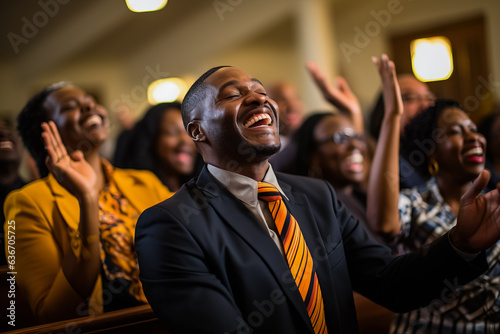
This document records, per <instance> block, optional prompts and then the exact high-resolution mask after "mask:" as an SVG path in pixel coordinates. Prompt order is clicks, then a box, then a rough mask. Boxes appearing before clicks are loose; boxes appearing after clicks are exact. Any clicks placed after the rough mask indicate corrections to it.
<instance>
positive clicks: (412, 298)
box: [330, 187, 487, 312]
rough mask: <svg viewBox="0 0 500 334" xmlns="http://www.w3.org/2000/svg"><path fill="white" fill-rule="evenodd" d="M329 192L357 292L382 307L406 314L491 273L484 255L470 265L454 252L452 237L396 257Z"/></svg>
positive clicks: (332, 192)
mask: <svg viewBox="0 0 500 334" xmlns="http://www.w3.org/2000/svg"><path fill="white" fill-rule="evenodd" d="M330 192H331V196H332V201H333V203H334V211H335V212H336V217H337V220H338V221H339V226H340V228H341V233H342V239H343V244H344V250H345V254H346V261H347V265H348V270H349V275H350V277H351V282H352V286H353V289H354V290H356V291H358V292H359V293H361V294H363V295H365V296H366V297H368V298H370V299H371V300H373V301H375V302H376V303H378V304H380V305H382V306H384V307H387V308H389V309H391V310H393V311H395V312H407V311H410V310H413V309H416V308H418V307H420V306H424V305H427V304H429V303H430V302H432V301H434V300H439V299H443V298H445V296H446V295H447V294H448V293H449V292H451V291H452V290H453V289H456V288H458V287H460V286H462V285H464V284H465V283H467V282H469V281H471V280H472V279H474V278H476V277H477V276H479V275H480V274H481V273H483V272H484V271H485V270H486V269H487V263H486V258H485V254H484V252H483V253H481V255H479V256H478V257H477V258H476V259H475V260H474V261H473V262H466V261H465V260H463V259H462V258H461V257H460V256H459V255H458V254H457V253H456V252H455V251H454V250H453V248H452V246H451V244H450V241H449V237H448V234H444V235H443V236H442V237H440V238H438V239H437V240H435V241H434V242H433V243H431V244H429V245H427V246H423V247H422V248H420V249H418V250H417V251H415V252H411V253H408V254H405V255H402V256H398V257H396V256H394V255H393V254H392V253H391V251H390V249H389V248H388V247H386V246H383V245H380V244H378V243H377V242H376V241H375V240H373V239H372V238H371V237H370V236H369V235H368V233H367V232H366V230H365V228H364V226H363V224H362V223H360V222H359V221H358V220H356V219H355V218H354V217H353V216H352V215H351V214H350V212H349V211H348V210H347V209H346V208H345V207H344V206H343V205H342V204H341V203H340V202H338V201H337V200H336V196H335V193H334V191H333V189H332V188H331V187H330Z"/></svg>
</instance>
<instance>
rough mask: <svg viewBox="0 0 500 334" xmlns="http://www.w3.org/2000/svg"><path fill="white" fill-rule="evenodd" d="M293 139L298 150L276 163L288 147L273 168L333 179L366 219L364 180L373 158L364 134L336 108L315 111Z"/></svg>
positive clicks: (353, 209)
mask: <svg viewBox="0 0 500 334" xmlns="http://www.w3.org/2000/svg"><path fill="white" fill-rule="evenodd" d="M291 143H292V145H291V146H290V147H294V151H295V152H294V153H293V158H292V159H291V161H290V162H289V163H287V164H285V165H283V164H279V163H276V164H275V163H273V162H274V161H276V160H279V159H281V157H282V156H283V155H288V154H290V152H289V151H290V150H284V151H282V152H280V153H278V154H277V155H276V157H274V158H273V159H272V160H271V163H272V164H273V168H275V169H277V170H279V171H281V172H285V173H291V174H296V175H303V176H310V177H314V178H317V179H323V180H326V181H328V182H330V184H331V185H332V186H333V187H334V188H335V191H336V192H337V195H338V197H339V199H340V200H341V201H342V202H343V203H344V204H345V205H346V206H347V207H348V208H349V210H350V211H351V212H352V213H353V214H354V215H355V216H356V218H358V219H359V220H361V221H363V222H366V191H365V187H364V182H365V180H366V176H367V174H368V171H369V166H370V163H369V160H370V159H369V156H368V151H367V147H366V142H365V140H364V137H363V135H361V134H360V133H358V132H357V131H356V130H354V126H353V124H352V122H351V121H350V120H349V119H348V118H347V117H345V116H343V115H338V114H334V113H332V112H324V113H315V114H313V115H311V116H309V117H308V118H307V119H306V120H305V121H304V123H303V124H302V126H301V127H300V128H299V129H298V130H297V131H296V132H295V133H294V136H293V137H292V141H291Z"/></svg>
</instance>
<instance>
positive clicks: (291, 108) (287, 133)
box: [267, 81, 305, 147]
mask: <svg viewBox="0 0 500 334" xmlns="http://www.w3.org/2000/svg"><path fill="white" fill-rule="evenodd" d="M267 91H268V94H269V96H270V97H271V98H272V99H273V100H274V101H275V102H276V103H277V104H278V109H279V113H280V114H279V117H280V138H281V141H282V146H283V147H285V146H286V145H287V144H288V141H289V140H290V138H291V136H292V135H293V133H294V132H295V130H297V129H298V128H299V127H300V125H301V124H302V121H303V119H304V115H305V108H304V102H303V101H302V99H301V98H300V96H299V94H298V93H297V90H296V89H295V87H294V86H293V85H291V84H289V83H287V82H283V81H279V82H274V83H272V84H271V85H269V87H268V88H267Z"/></svg>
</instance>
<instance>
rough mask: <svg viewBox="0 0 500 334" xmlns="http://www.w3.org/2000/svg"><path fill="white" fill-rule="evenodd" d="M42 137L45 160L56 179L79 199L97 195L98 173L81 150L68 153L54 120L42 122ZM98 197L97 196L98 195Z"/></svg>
mask: <svg viewBox="0 0 500 334" xmlns="http://www.w3.org/2000/svg"><path fill="white" fill-rule="evenodd" d="M42 130H43V132H42V138H43V141H44V143H45V148H46V150H47V159H46V161H45V163H46V165H47V167H48V169H49V171H50V172H51V173H52V174H53V175H54V177H55V178H56V180H57V181H58V182H59V183H60V184H61V185H62V186H63V187H64V188H66V189H67V190H68V191H69V192H70V193H72V194H73V195H75V196H76V198H78V199H82V198H83V197H84V196H89V195H97V190H96V185H97V175H96V172H95V171H94V169H93V168H92V166H91V165H90V164H89V163H88V162H87V161H85V159H84V156H83V153H82V152H81V151H75V152H73V153H71V155H69V154H68V151H67V150H66V147H65V146H64V144H63V142H62V140H61V137H60V135H59V131H58V130H57V127H56V125H55V123H54V122H53V121H49V122H48V123H42ZM96 198H97V197H96Z"/></svg>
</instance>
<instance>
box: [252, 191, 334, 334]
mask: <svg viewBox="0 0 500 334" xmlns="http://www.w3.org/2000/svg"><path fill="white" fill-rule="evenodd" d="M258 197H259V199H261V200H263V201H266V202H268V205H269V210H270V211H271V214H272V216H273V219H274V221H275V224H276V228H277V229H278V233H279V235H280V237H281V241H282V243H283V249H284V250H285V255H286V259H287V262H288V266H289V267H290V272H291V273H292V275H293V278H294V279H295V283H296V284H297V287H298V288H299V292H300V295H301V296H302V300H304V303H305V305H306V308H307V313H308V314H309V318H310V319H311V324H312V326H313V328H314V332H315V333H328V330H327V328H326V321H325V311H324V308H323V296H322V295H321V288H320V285H319V282H318V277H317V276H316V272H315V271H314V268H313V259H312V257H311V253H310V252H309V249H308V248H307V245H306V241H305V240H304V236H303V235H302V232H301V231H300V227H299V224H298V223H297V221H296V220H295V218H294V217H293V216H292V215H291V214H290V212H288V209H287V208H286V206H285V202H284V201H283V200H282V198H281V194H280V193H279V191H278V189H276V187H275V186H273V185H272V184H269V183H266V182H259V183H258Z"/></svg>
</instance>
